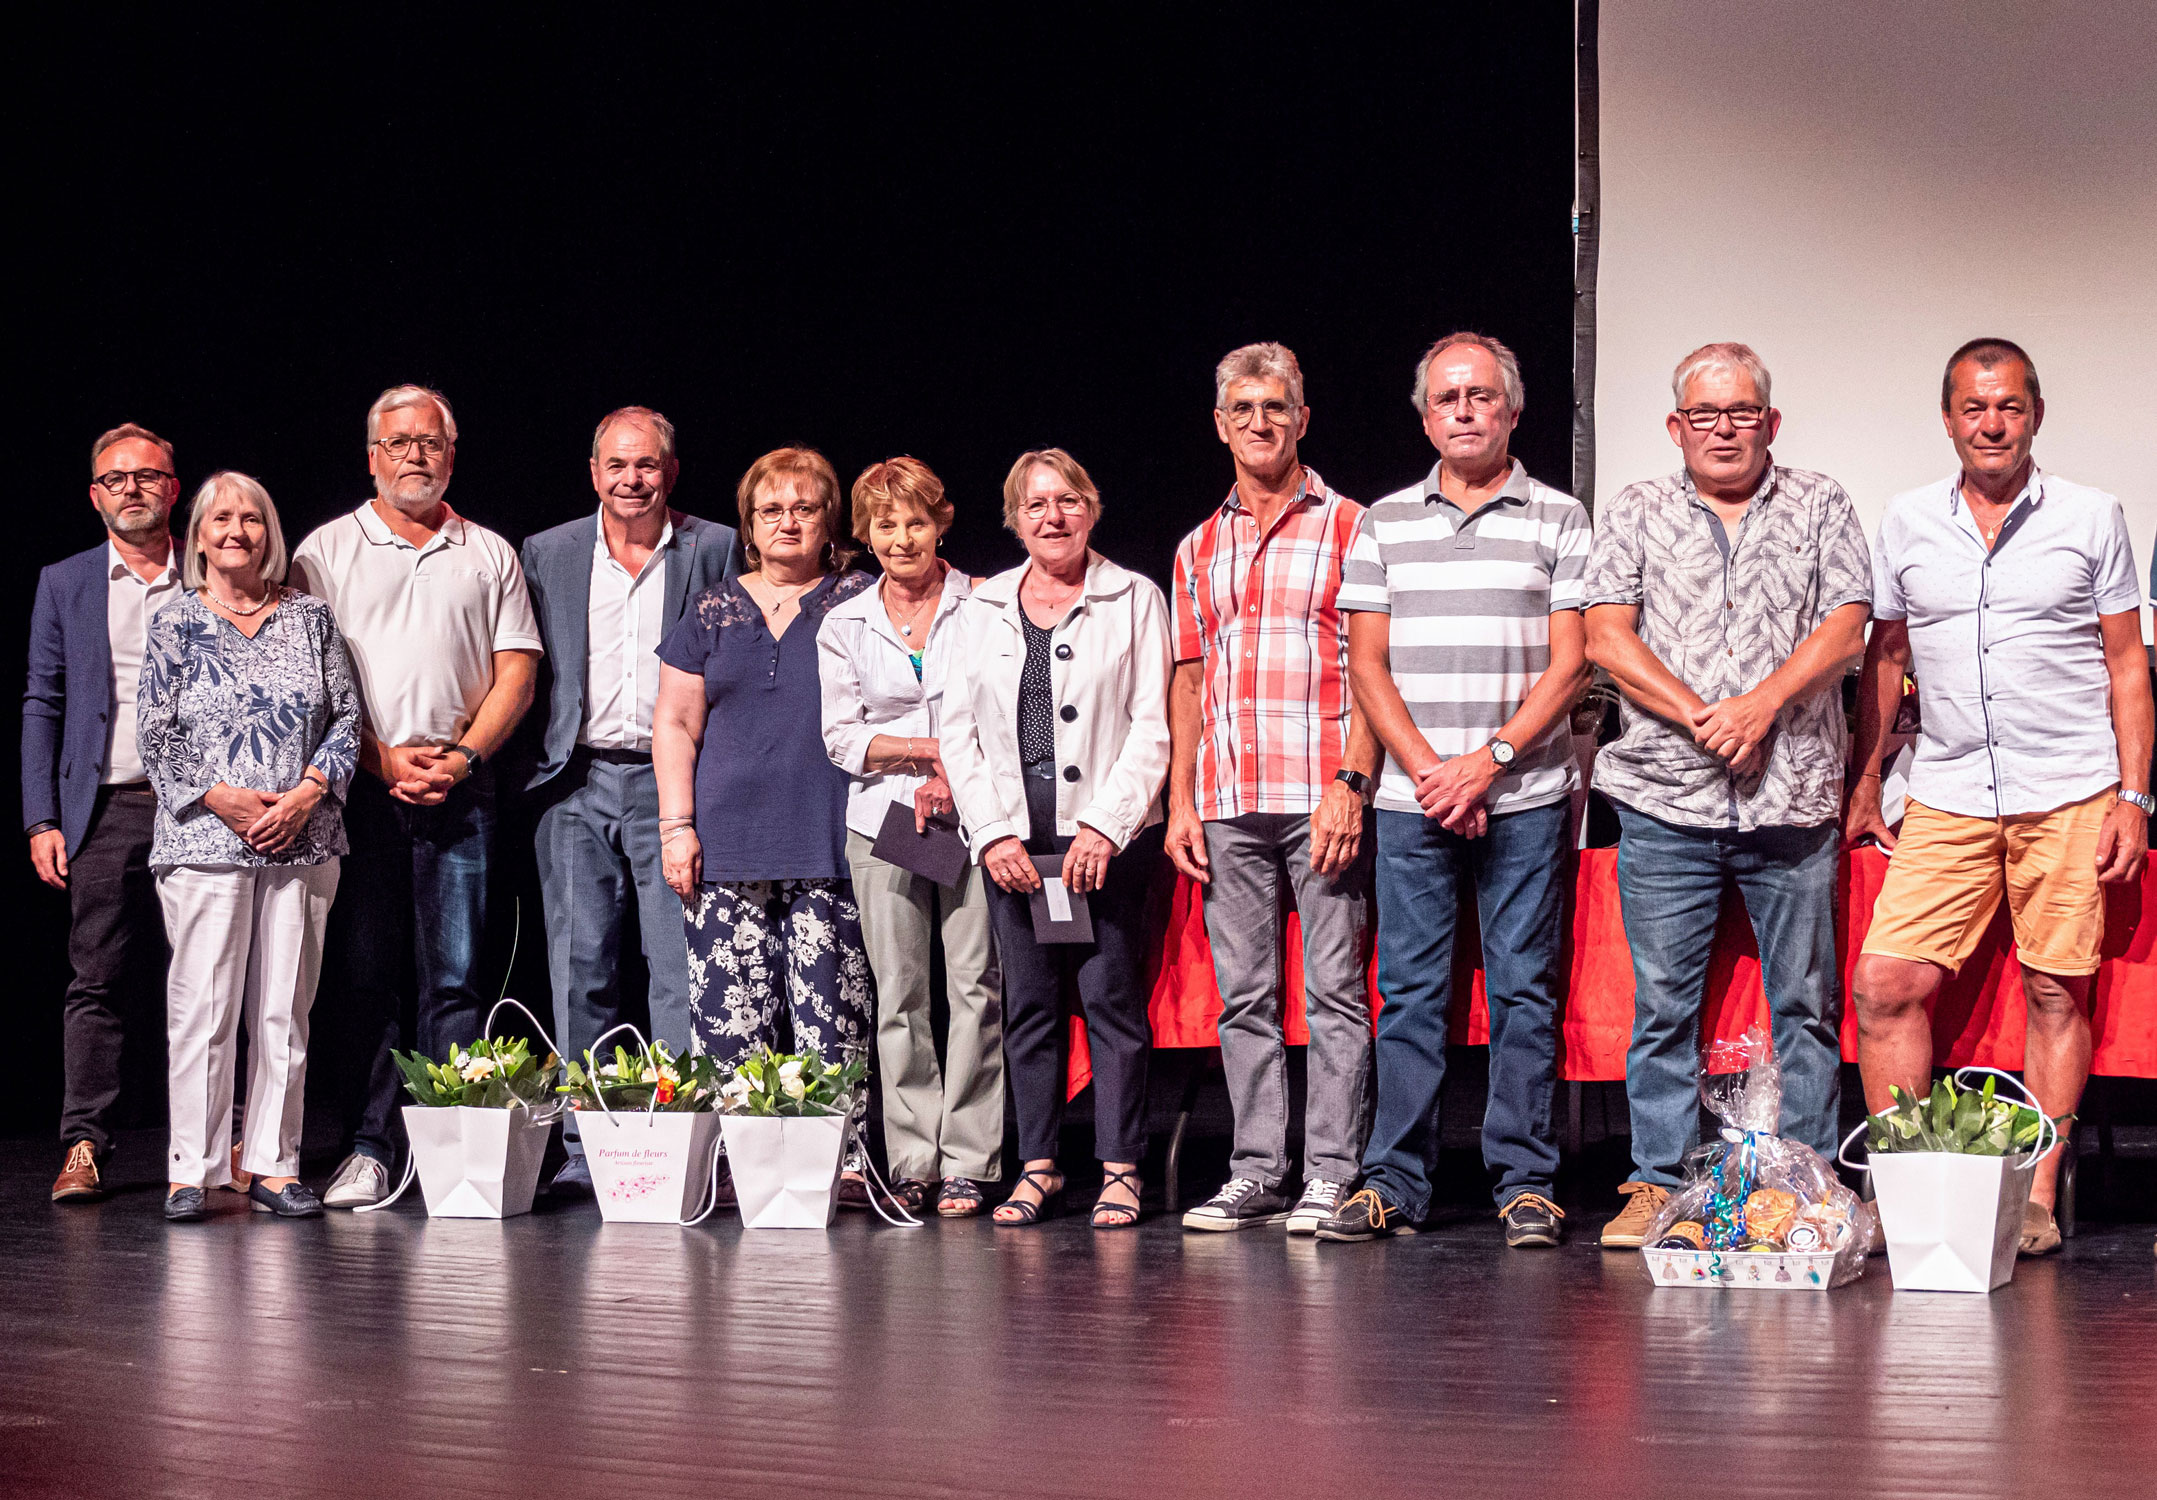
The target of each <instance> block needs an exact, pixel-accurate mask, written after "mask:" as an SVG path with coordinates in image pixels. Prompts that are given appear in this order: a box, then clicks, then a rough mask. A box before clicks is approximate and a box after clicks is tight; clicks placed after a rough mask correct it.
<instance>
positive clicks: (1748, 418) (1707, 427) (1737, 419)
mask: <svg viewBox="0 0 2157 1500" xmlns="http://www.w3.org/2000/svg"><path fill="white" fill-rule="evenodd" d="M1678 415H1679V416H1681V417H1683V418H1684V419H1685V425H1686V426H1688V427H1690V428H1692V429H1693V431H1695V432H1713V431H1714V430H1715V427H1716V424H1717V423H1719V422H1721V421H1722V420H1723V419H1724V418H1725V417H1728V418H1729V419H1730V425H1731V426H1732V427H1736V428H1739V429H1741V430H1750V429H1752V428H1754V427H1758V426H1759V425H1760V424H1761V423H1762V422H1764V421H1766V420H1767V415H1768V409H1767V408H1766V407H1764V406H1753V405H1750V404H1746V405H1739V406H1681V407H1679V408H1678Z"/></svg>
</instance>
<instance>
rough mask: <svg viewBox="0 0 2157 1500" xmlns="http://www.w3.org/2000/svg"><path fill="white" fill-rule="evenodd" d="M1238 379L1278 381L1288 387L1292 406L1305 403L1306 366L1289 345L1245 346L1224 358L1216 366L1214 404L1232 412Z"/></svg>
mask: <svg viewBox="0 0 2157 1500" xmlns="http://www.w3.org/2000/svg"><path fill="white" fill-rule="evenodd" d="M1238 380H1278V381H1279V382H1280V383H1281V384H1282V385H1284V386H1286V387H1287V388H1288V404H1289V405H1290V406H1301V405H1302V404H1303V366H1301V365H1299V364H1297V363H1296V351H1295V350H1293V349H1291V348H1289V347H1288V346H1287V345H1286V344H1245V345H1244V346H1243V347H1242V348H1241V349H1231V350H1229V351H1228V353H1226V354H1224V355H1222V356H1221V362H1220V363H1219V364H1217V365H1215V366H1214V367H1213V404H1214V406H1215V407H1216V408H1218V409H1219V410H1222V411H1226V410H1228V388H1229V386H1230V385H1232V384H1233V383H1235V382H1236V381H1238Z"/></svg>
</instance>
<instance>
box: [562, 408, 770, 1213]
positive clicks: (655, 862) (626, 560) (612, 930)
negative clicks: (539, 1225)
mask: <svg viewBox="0 0 2157 1500" xmlns="http://www.w3.org/2000/svg"><path fill="white" fill-rule="evenodd" d="M591 473H592V488H593V489H594V490H595V491H597V492H598V495H599V510H598V513H597V514H596V515H591V516H586V517H584V518H583V519H581V520H576V521H571V522H569V523H568V524H566V525H562V526H556V527H554V528H553V529H552V530H549V531H542V532H540V533H539V534H538V535H537V536H534V537H530V538H528V539H527V540H526V541H525V544H524V576H525V581H526V583H527V584H528V585H529V587H530V588H531V591H532V604H533V607H534V608H535V609H536V610H537V612H538V615H539V631H540V635H541V636H542V637H543V638H544V639H545V641H546V647H547V654H546V657H545V659H544V662H545V665H544V669H543V674H542V679H541V686H540V693H541V701H542V702H544V703H545V705H546V709H545V723H544V725H543V727H542V729H541V741H540V746H539V764H538V766H537V768H536V769H535V770H534V771H533V773H532V775H531V777H530V779H529V782H528V786H529V787H530V788H531V789H532V790H533V791H534V793H535V794H536V795H537V798H538V800H539V802H540V805H541V807H542V809H543V810H542V811H541V813H540V815H539V829H538V838H537V840H536V841H535V842H536V852H537V855H538V863H539V884H540V894H541V898H542V900H543V901H544V903H545V906H546V913H547V972H548V977H549V978H550V980H551V981H552V983H553V988H554V1025H555V1032H554V1034H555V1040H556V1041H557V1042H558V1043H560V1045H561V1046H562V1048H563V1050H564V1053H565V1054H566V1055H567V1056H568V1057H571V1058H580V1057H582V1056H583V1053H584V1049H585V1048H587V1047H589V1046H591V1045H592V1044H593V1042H595V1041H596V1040H597V1039H598V1038H599V1036H600V1034H601V1033H602V1032H604V1031H607V1030H608V1029H610V1028H611V1027H613V1026H614V1025H615V1024H616V1023H617V1022H619V1021H620V1020H621V1018H622V1017H621V986H620V970H621V937H622V922H623V918H624V917H625V916H626V915H627V913H628V911H629V907H630V903H631V902H632V901H634V902H635V903H636V907H637V916H638V928H639V933H640V936H641V940H642V943H643V947H644V961H645V963H646V965H647V966H648V967H649V969H650V972H651V1014H652V1033H653V1035H654V1037H656V1038H658V1039H661V1040H664V1041H665V1042H666V1043H667V1044H668V1045H669V1046H670V1047H672V1048H673V1049H674V1050H675V1051H676V1052H677V1053H685V1052H687V1051H688V1048H689V1034H690V1033H689V950H688V945H687V943H686V942H685V941H684V939H683V936H682V903H681V898H680V897H678V896H676V895H675V894H674V893H673V892H672V891H671V890H669V889H667V884H666V881H665V880H664V879H663V878H662V877H661V874H660V867H659V836H660V828H659V788H658V784H657V782H656V781H655V780H654V779H653V776H652V704H653V701H654V699H655V698H656V697H657V694H658V691H659V658H658V656H657V654H656V652H657V650H658V646H659V642H660V641H661V640H662V639H664V638H665V636H666V634H667V632H668V631H670V630H672V629H673V628H674V623H675V622H676V621H677V620H679V619H680V618H681V617H682V614H683V612H684V611H685V610H686V609H687V608H688V607H689V604H690V602H691V601H692V600H694V599H695V598H696V597H697V595H699V594H701V593H702V592H703V591H704V590H706V589H708V588H710V587H712V586H713V585H714V584H717V583H722V582H724V581H725V580H727V579H729V578H732V577H733V576H734V575H735V574H737V573H738V572H740V571H741V547H740V543H739V540H738V539H737V537H736V535H735V531H734V528H733V527H731V526H721V525H718V524H716V523H714V522H711V521H705V520H700V519H699V518H697V517H695V516H690V515H684V514H683V513H682V512H680V511H678V510H671V509H669V508H668V506H667V496H668V495H669V494H670V493H671V492H672V491H673V489H674V481H675V478H676V476H677V475H678V473H679V465H678V464H677V462H676V459H675V454H674V425H673V424H672V423H671V422H669V421H668V420H667V419H666V418H665V417H663V416H661V415H660V414H659V413H658V412H655V411H652V410H649V409H648V408H645V407H641V406H625V407H623V408H622V409H621V410H619V411H614V412H609V413H608V414H607V416H606V417H605V418H604V419H603V420H602V421H601V422H600V424H599V429H598V431H597V432H595V433H594V434H593V435H592V461H591ZM575 1130H576V1121H575V1117H574V1116H571V1118H570V1121H569V1124H568V1125H567V1126H566V1127H565V1130H564V1134H565V1136H566V1137H567V1144H568V1147H569V1151H570V1157H569V1161H568V1162H567V1164H565V1165H564V1166H563V1168H562V1170H561V1172H560V1173H559V1174H558V1175H557V1176H556V1178H555V1186H556V1187H557V1188H581V1189H585V1190H589V1188H590V1185H591V1177H590V1174H589V1171H588V1169H587V1168H586V1166H585V1162H584V1156H583V1148H582V1145H581V1143H579V1142H578V1141H577V1139H576V1137H575Z"/></svg>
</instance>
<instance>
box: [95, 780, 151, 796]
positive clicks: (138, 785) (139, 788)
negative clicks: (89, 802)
mask: <svg viewBox="0 0 2157 1500" xmlns="http://www.w3.org/2000/svg"><path fill="white" fill-rule="evenodd" d="M98 790H99V791H102V792H126V793H128V794H129V795H130V796H137V797H142V796H155V795H156V793H157V789H156V788H155V787H153V786H151V785H150V783H149V782H147V781H108V782H106V783H104V784H103V785H102V786H100V787H99V788H98Z"/></svg>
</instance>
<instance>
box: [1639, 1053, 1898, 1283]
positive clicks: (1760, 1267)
mask: <svg viewBox="0 0 2157 1500" xmlns="http://www.w3.org/2000/svg"><path fill="white" fill-rule="evenodd" d="M1700 1093H1701V1097H1702V1098H1703V1099H1704V1100H1705V1101H1706V1102H1707V1106H1708V1108H1709V1109H1710V1110H1711V1111H1713V1113H1714V1114H1715V1116H1716V1117H1717V1118H1718V1119H1720V1120H1721V1121H1722V1122H1723V1127H1722V1134H1721V1139H1719V1140H1717V1141H1715V1142H1713V1143H1711V1144H1709V1145H1708V1146H1706V1147H1704V1148H1703V1149H1701V1150H1700V1151H1697V1152H1695V1153H1694V1154H1693V1156H1692V1157H1691V1158H1689V1159H1688V1161H1687V1163H1686V1168H1687V1173H1686V1183H1685V1185H1684V1186H1683V1187H1681V1188H1679V1189H1678V1190H1677V1191H1676V1192H1674V1193H1672V1194H1671V1195H1670V1198H1669V1201H1667V1202H1666V1203H1664V1205H1663V1207H1662V1209H1661V1210H1660V1211H1659V1212H1657V1214H1656V1215H1655V1217H1654V1219H1652V1220H1651V1221H1650V1222H1649V1224H1648V1232H1647V1238H1646V1240H1645V1241H1644V1242H1643V1244H1642V1247H1641V1258H1642V1262H1643V1263H1644V1264H1645V1265H1646V1266H1647V1269H1648V1275H1649V1276H1650V1277H1651V1278H1653V1280H1654V1282H1655V1284H1656V1285H1657V1286H1682V1287H1740V1288H1745V1289H1748V1290H1759V1291H1781V1292H1797V1291H1825V1290H1826V1289H1828V1288H1829V1287H1837V1286H1841V1285H1843V1284H1844V1283H1845V1282H1850V1281H1855V1280H1856V1279H1857V1278H1858V1277H1859V1276H1861V1275H1863V1274H1864V1271H1865V1257H1866V1255H1867V1254H1869V1253H1870V1252H1871V1249H1872V1243H1873V1233H1874V1227H1873V1218H1872V1211H1871V1209H1870V1208H1869V1207H1868V1206H1867V1205H1865V1204H1863V1203H1861V1202H1859V1201H1858V1197H1857V1195H1856V1194H1855V1193H1853V1192H1851V1191H1850V1190H1849V1189H1848V1188H1846V1187H1844V1186H1843V1185H1842V1182H1841V1180H1840V1179H1839V1178H1838V1177H1836V1175H1835V1169H1834V1168H1833V1167H1832V1166H1830V1165H1829V1164H1828V1161H1827V1159H1826V1158H1825V1157H1823V1156H1821V1155H1820V1153H1819V1152H1817V1151H1815V1150H1813V1149H1812V1148H1811V1147H1810V1146H1806V1145H1802V1144H1800V1143H1799V1142H1797V1141H1791V1140H1785V1139H1783V1138H1782V1137H1781V1136H1778V1135H1776V1134H1775V1127H1776V1124H1777V1122H1778V1121H1779V1119H1780V1117H1781V1113H1782V1068H1781V1066H1780V1065H1779V1064H1778V1063H1777V1062H1776V1060H1775V1052H1774V1048H1773V1047H1772V1046H1771V1045H1770V1044H1769V1041H1768V1037H1767V1033H1766V1032H1765V1031H1763V1030H1761V1029H1759V1028H1757V1027H1756V1028H1754V1029H1753V1030H1752V1031H1749V1032H1747V1033H1746V1035H1745V1037H1744V1038H1743V1039H1742V1040H1741V1041H1738V1042H1724V1043H1717V1044H1715V1045H1714V1046H1712V1047H1710V1048H1709V1049H1708V1055H1707V1057H1706V1058H1705V1059H1704V1060H1703V1062H1702V1065H1701V1074H1700Z"/></svg>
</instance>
